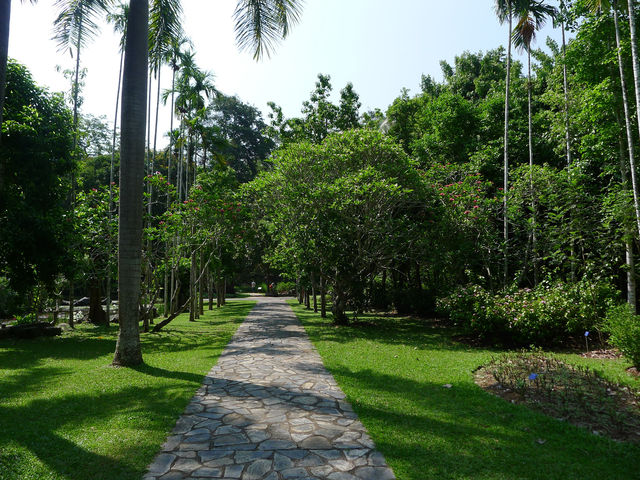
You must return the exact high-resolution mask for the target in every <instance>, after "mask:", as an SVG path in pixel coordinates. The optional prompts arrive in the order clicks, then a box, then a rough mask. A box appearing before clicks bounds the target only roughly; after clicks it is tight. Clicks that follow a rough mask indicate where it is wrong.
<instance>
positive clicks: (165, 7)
mask: <svg viewBox="0 0 640 480" xmlns="http://www.w3.org/2000/svg"><path fill="white" fill-rule="evenodd" d="M181 37H183V31H182V6H181V2H180V0H153V1H152V2H151V5H150V9H149V60H150V65H151V68H152V69H153V70H154V71H157V69H158V68H159V67H160V64H161V63H162V62H163V61H164V60H165V58H166V52H167V51H168V50H170V49H171V46H172V44H173V43H174V42H176V41H178V39H180V38H181Z"/></svg>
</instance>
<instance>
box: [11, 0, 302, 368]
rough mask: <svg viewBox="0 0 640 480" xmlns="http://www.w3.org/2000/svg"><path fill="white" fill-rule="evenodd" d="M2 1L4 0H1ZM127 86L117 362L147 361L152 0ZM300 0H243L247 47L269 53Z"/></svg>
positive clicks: (136, 1)
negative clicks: (141, 319)
mask: <svg viewBox="0 0 640 480" xmlns="http://www.w3.org/2000/svg"><path fill="white" fill-rule="evenodd" d="M0 1H2V0H0ZM129 8H130V12H129V19H128V22H127V25H128V28H127V42H126V46H125V65H124V73H123V91H122V116H121V117H122V120H121V122H122V123H121V125H122V127H121V132H122V133H121V147H120V148H121V153H120V224H119V238H118V242H119V247H120V248H119V253H118V257H119V258H118V263H119V265H118V266H119V276H118V283H119V285H118V288H119V291H120V332H119V335H118V343H117V344H116V352H115V355H114V360H113V363H114V364H116V365H136V364H139V363H141V362H142V352H141V351H140V333H139V330H138V303H139V299H140V262H141V254H142V251H141V248H142V208H141V207H142V177H143V175H144V130H145V123H146V118H145V117H146V115H145V100H146V96H147V87H146V85H147V65H148V54H149V49H148V22H149V3H148V0H131V3H130V7H129ZM300 12H301V1H300V0H238V4H237V7H236V11H235V13H234V18H235V21H236V27H235V30H236V37H237V39H238V44H239V45H240V47H241V48H248V47H251V48H253V49H254V58H256V59H260V58H262V57H263V56H264V54H267V55H269V53H270V52H271V49H272V47H273V46H274V44H275V41H276V40H277V39H278V38H280V37H286V36H287V34H288V33H289V28H290V26H291V25H292V24H294V23H296V22H297V21H298V19H299V17H300Z"/></svg>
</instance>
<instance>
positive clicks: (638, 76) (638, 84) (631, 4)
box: [614, 0, 640, 234]
mask: <svg viewBox="0 0 640 480" xmlns="http://www.w3.org/2000/svg"><path fill="white" fill-rule="evenodd" d="M615 3H616V2H614V10H615ZM635 3H636V2H635V1H634V0H627V5H628V8H629V30H630V32H631V58H632V61H633V80H634V82H633V87H634V92H635V95H636V118H637V119H640V65H639V59H638V43H637V42H638V40H637V38H636V15H635ZM616 30H617V29H616ZM636 123H637V124H638V132H639V133H640V121H637V122H636ZM629 158H630V159H631V157H629ZM631 183H632V186H633V200H634V206H635V209H636V222H637V224H638V234H640V200H639V199H638V184H637V182H636V168H635V160H634V161H633V164H632V165H631Z"/></svg>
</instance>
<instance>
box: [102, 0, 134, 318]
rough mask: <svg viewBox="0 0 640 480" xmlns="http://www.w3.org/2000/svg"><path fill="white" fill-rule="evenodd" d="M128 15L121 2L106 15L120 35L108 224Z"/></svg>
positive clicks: (108, 265) (127, 9)
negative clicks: (113, 10)
mask: <svg viewBox="0 0 640 480" xmlns="http://www.w3.org/2000/svg"><path fill="white" fill-rule="evenodd" d="M128 16H129V5H128V4H125V3H121V4H120V5H119V7H118V9H117V10H116V11H115V12H111V13H109V14H108V15H107V20H108V21H109V22H110V23H113V30H114V32H115V33H119V34H120V35H121V39H120V68H119V70H118V88H117V90H116V108H115V113H114V116H113V134H112V138H111V163H110V166H109V224H111V219H112V218H113V217H112V216H113V185H114V164H115V157H116V136H117V131H118V111H119V106H120V88H121V86H122V69H123V66H124V43H125V35H126V31H127V17H128ZM106 304H107V308H106V310H107V319H109V321H111V258H109V261H108V264H107V300H106Z"/></svg>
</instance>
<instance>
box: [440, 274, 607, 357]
mask: <svg viewBox="0 0 640 480" xmlns="http://www.w3.org/2000/svg"><path fill="white" fill-rule="evenodd" d="M616 297H617V292H616V291H615V289H614V288H613V287H612V286H610V285H609V284H607V283H605V282H591V281H589V280H586V279H583V280H581V281H579V282H576V283H573V284H569V283H563V282H555V283H550V282H542V283H540V284H539V285H538V286H537V287H536V288H535V289H529V288H524V289H510V290H505V291H503V292H500V293H498V294H493V293H491V292H488V291H487V290H485V289H484V288H482V287H481V286H478V285H469V286H465V287H460V288H458V289H457V290H456V291H455V292H454V293H453V294H451V295H450V296H449V297H446V298H444V299H440V300H439V301H438V310H439V312H441V313H444V314H446V315H447V316H448V317H449V319H450V320H451V321H452V322H453V323H454V324H455V325H458V326H461V327H463V328H464V329H465V330H467V331H468V332H469V333H472V334H474V335H477V336H478V337H480V338H481V339H483V340H485V341H490V342H492V343H499V344H505V345H518V346H528V345H553V344H559V343H565V342H566V341H567V340H568V338H569V337H572V336H579V335H582V334H584V332H585V331H587V330H596V329H597V327H598V325H599V324H600V323H601V319H602V318H604V316H605V314H606V311H607V309H608V308H609V307H610V306H611V305H613V303H614V301H615V298H616Z"/></svg>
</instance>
